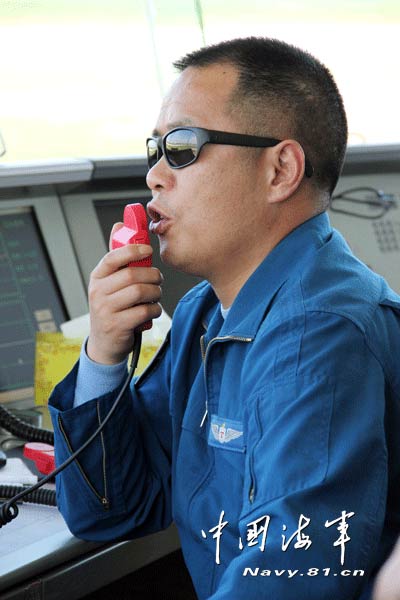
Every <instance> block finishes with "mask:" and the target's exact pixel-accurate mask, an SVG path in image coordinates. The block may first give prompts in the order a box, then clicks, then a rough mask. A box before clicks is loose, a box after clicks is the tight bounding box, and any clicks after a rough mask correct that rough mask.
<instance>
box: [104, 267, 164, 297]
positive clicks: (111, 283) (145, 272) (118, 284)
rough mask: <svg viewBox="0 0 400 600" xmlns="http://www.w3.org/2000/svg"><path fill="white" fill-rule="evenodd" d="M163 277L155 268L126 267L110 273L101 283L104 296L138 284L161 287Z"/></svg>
mask: <svg viewBox="0 0 400 600" xmlns="http://www.w3.org/2000/svg"><path fill="white" fill-rule="evenodd" d="M163 281H164V277H163V275H162V273H161V272H160V271H159V270H158V269H157V268H156V267H126V268H123V269H119V271H116V272H115V273H112V274H111V275H109V276H108V277H106V278H104V279H103V281H102V286H103V287H102V290H103V293H104V294H113V293H115V292H118V290H121V289H123V288H126V287H128V286H131V285H134V284H138V283H152V284H154V285H162V283H163Z"/></svg>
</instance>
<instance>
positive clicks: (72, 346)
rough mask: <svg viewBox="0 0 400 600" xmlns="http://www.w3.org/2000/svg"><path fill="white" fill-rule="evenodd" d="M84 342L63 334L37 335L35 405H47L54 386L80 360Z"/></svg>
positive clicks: (40, 333) (41, 333)
mask: <svg viewBox="0 0 400 600" xmlns="http://www.w3.org/2000/svg"><path fill="white" fill-rule="evenodd" d="M81 345H82V340H80V339H76V340H75V339H70V338H65V337H64V336H63V334H62V333H59V332H56V333H45V332H41V331H39V332H37V333H36V352H35V404H37V405H40V406H42V405H46V404H47V401H48V399H49V396H50V394H51V391H52V390H53V388H54V386H55V385H56V384H57V383H59V382H60V381H61V380H62V379H63V378H64V377H65V376H66V375H67V374H68V373H69V371H70V370H71V369H72V367H73V366H74V364H75V362H76V361H77V360H78V358H79V354H80V351H81Z"/></svg>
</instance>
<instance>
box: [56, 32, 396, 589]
mask: <svg viewBox="0 0 400 600" xmlns="http://www.w3.org/2000/svg"><path fill="white" fill-rule="evenodd" d="M176 66H177V67H178V69H179V70H180V72H181V73H180V76H179V77H178V79H177V80H176V82H175V83H174V85H173V86H172V88H171V90H170V92H169V93H168V95H167V96H166V98H165V100H164V102H163V105H162V107H161V112H160V115H159V117H158V121H157V124H156V128H155V131H154V132H153V138H151V139H150V140H148V156H149V166H150V167H151V168H150V170H149V173H148V176H147V183H148V185H149V187H150V188H151V190H152V193H153V199H152V201H151V202H150V203H149V205H148V213H149V216H150V218H151V225H150V228H151V230H152V231H153V233H155V234H156V235H157V236H158V238H159V241H160V253H161V257H162V259H163V261H164V262H166V263H168V264H170V265H173V266H174V267H175V268H177V269H180V270H182V271H185V272H187V273H192V274H196V275H199V276H201V277H203V278H204V279H205V280H206V281H205V282H204V283H201V284H200V285H198V286H197V287H196V288H194V289H193V290H192V291H190V292H189V293H188V294H187V295H186V296H185V297H184V298H183V299H182V300H181V302H180V303H179V305H178V307H177V309H176V311H175V314H174V318H173V325H172V330H171V334H170V336H169V337H168V339H167V341H166V343H165V344H164V346H163V348H162V350H161V351H160V353H159V354H158V357H157V359H156V360H155V361H154V362H153V363H152V365H151V366H150V368H149V369H148V370H147V372H146V373H145V374H144V375H142V376H141V377H140V378H139V379H138V380H137V381H136V382H135V384H134V385H133V386H131V391H130V393H129V394H128V393H125V395H124V397H123V400H122V405H121V406H120V407H119V409H118V411H117V412H116V414H115V415H114V416H113V418H112V420H111V421H110V423H109V424H108V425H107V426H106V428H105V431H104V432H103V434H102V436H99V439H96V440H95V441H94V442H93V444H92V445H91V447H90V448H89V449H87V450H86V451H85V453H84V454H83V456H82V458H81V459H80V460H79V465H76V464H74V465H72V466H71V467H69V468H68V469H67V470H66V471H64V473H63V474H62V475H61V477H60V478H59V479H60V480H59V481H58V498H59V506H60V510H61V512H62V513H63V515H64V517H65V519H66V521H67V523H68V524H69V527H70V528H71V531H72V532H73V533H75V534H76V535H78V536H81V537H83V538H86V539H93V540H109V539H115V538H122V537H135V536H140V535H144V534H147V533H150V532H153V531H156V530H159V529H162V528H164V527H167V526H168V525H169V523H170V522H171V520H172V519H173V520H174V521H175V523H176V524H177V527H178V530H179V533H180V537H181V542H182V550H183V553H184V557H185V560H186V563H187V566H188V569H189V572H190V574H191V576H192V579H193V582H194V585H195V588H196V592H197V594H198V597H199V598H202V599H203V598H210V599H212V600H225V599H228V598H235V599H241V598H259V597H266V598H267V597H268V598H274V599H275V598H283V599H285V600H290V599H292V598H296V599H297V598H305V597H307V598H310V599H314V598H315V599H317V598H318V599H319V600H320V599H321V598H326V599H328V598H334V599H335V600H341V599H343V600H349V599H350V598H356V597H357V598H358V597H360V596H361V595H363V596H362V597H363V598H367V597H368V594H369V592H368V588H369V587H370V584H369V582H370V581H372V576H373V575H374V573H375V571H376V570H377V568H378V567H379V565H380V564H381V562H382V561H383V560H384V558H385V557H386V555H387V554H388V552H389V550H390V548H391V547H392V546H393V544H394V540H395V537H396V533H397V531H398V529H399V527H398V524H399V506H400V504H399V486H398V482H399V468H400V460H399V458H400V457H399V445H398V443H397V442H396V438H397V435H398V434H397V431H398V425H399V416H400V411H399V400H400V398H399V395H400V378H399V371H398V369H397V365H396V362H395V357H397V356H398V355H399V354H400V298H399V296H397V295H396V294H395V293H394V292H393V291H392V290H391V289H390V288H389V287H388V286H387V284H386V283H385V281H384V280H383V279H382V278H381V277H379V276H378V275H376V274H374V273H372V272H371V271H370V270H369V269H368V268H367V267H366V266H365V265H363V264H362V263H360V262H359V261H358V260H357V259H356V258H355V257H354V256H353V255H352V254H351V252H350V250H349V248H348V246H347V245H346V243H345V241H344V240H343V238H342V237H341V236H340V234H339V233H338V232H336V231H334V230H332V228H331V227H330V225H329V220H328V217H327V215H326V213H325V212H324V211H325V209H326V207H327V206H328V203H329V198H330V195H331V193H332V190H333V188H334V187H335V185H336V182H337V179H338V177H339V174H340V170H341V166H342V162H343V156H344V153H345V148H346V140H347V126H346V117H345V112H344V109H343V104H342V99H341V97H340V94H339V92H338V90H337V87H336V85H335V83H334V81H333V79H332V76H331V75H330V73H329V71H328V70H327V69H326V68H325V67H324V66H323V65H321V64H320V63H319V62H318V61H317V60H316V59H314V58H313V57H311V56H310V55H309V54H307V53H305V52H302V51H301V50H299V49H297V48H294V47H292V46H289V45H287V44H285V43H282V42H279V41H276V40H269V39H261V38H258V39H257V38H248V39H238V40H232V41H228V42H224V43H221V44H218V45H216V46H211V47H208V48H203V49H201V50H199V51H196V52H194V53H192V54H190V55H188V56H186V57H185V58H183V59H182V60H181V61H179V62H178V63H177V65H176ZM197 128H201V129H197ZM210 131H211V133H210ZM232 133H234V134H245V135H251V136H258V137H257V138H254V137H252V138H243V137H240V138H236V137H234V136H231V135H230V134H232ZM236 144H238V145H236ZM257 145H258V146H259V147H256V146H257ZM119 226H120V225H116V226H115V227H119ZM150 252H151V249H150V248H149V247H147V246H141V247H140V246H139V247H137V246H131V247H124V248H120V249H117V250H114V251H111V252H109V253H108V254H107V255H106V256H105V257H104V259H103V260H102V261H101V262H100V263H99V265H98V266H97V267H96V268H95V269H94V271H93V274H92V277H91V282H90V287H89V299H90V311H91V333H90V336H89V338H88V342H87V346H86V353H87V355H86V353H85V351H84V350H83V352H82V356H81V360H80V361H79V364H78V365H76V367H75V368H74V370H73V371H72V372H71V373H70V375H68V377H67V378H66V379H65V380H64V381H63V382H61V384H59V386H58V387H57V388H56V390H55V392H54V394H53V396H52V399H51V402H50V404H51V410H52V414H53V421H54V426H55V436H56V447H57V456H58V461H61V460H64V459H65V458H66V457H67V456H69V453H70V451H71V448H72V449H76V448H77V447H78V446H80V445H81V443H82V442H83V441H84V440H85V439H86V438H87V437H88V436H89V435H90V433H92V432H93V431H94V430H95V428H96V427H97V425H98V423H99V421H100V420H101V419H103V418H104V416H105V415H106V413H107V412H108V410H109V408H110V406H111V405H112V403H113V401H114V400H115V397H116V394H117V392H118V390H119V388H120V386H121V383H122V380H123V379H124V377H125V375H126V365H125V360H126V356H127V355H128V353H129V351H130V349H131V348H132V345H133V338H134V330H135V328H136V327H138V326H139V325H140V324H142V323H143V322H145V321H147V320H149V319H152V318H155V317H157V316H158V315H159V314H160V307H159V305H158V304H157V302H158V300H159V299H160V294H161V292H160V287H159V286H160V285H161V283H162V277H161V275H160V273H159V272H158V271H157V269H151V268H136V269H135V268H132V269H124V268H121V267H124V266H125V265H126V264H128V263H129V262H130V261H135V260H138V259H139V258H141V257H143V256H146V255H148V254H149V253H150ZM73 405H74V406H75V408H72V407H73ZM396 427H397V431H396ZM78 498H79V500H78Z"/></svg>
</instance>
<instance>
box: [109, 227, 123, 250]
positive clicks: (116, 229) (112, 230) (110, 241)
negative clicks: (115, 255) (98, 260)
mask: <svg viewBox="0 0 400 600" xmlns="http://www.w3.org/2000/svg"><path fill="white" fill-rule="evenodd" d="M123 226H124V224H123V223H121V222H118V223H114V225H113V226H112V229H111V233H110V239H109V241H108V249H109V250H110V251H111V250H112V249H113V247H112V238H113V235H114V233H116V232H117V231H118V230H119V229H121V227H123Z"/></svg>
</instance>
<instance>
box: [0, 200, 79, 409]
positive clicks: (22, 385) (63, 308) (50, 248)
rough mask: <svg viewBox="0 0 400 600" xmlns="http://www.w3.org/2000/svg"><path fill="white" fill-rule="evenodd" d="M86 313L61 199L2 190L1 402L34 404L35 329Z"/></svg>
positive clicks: (57, 325)
mask: <svg viewBox="0 0 400 600" xmlns="http://www.w3.org/2000/svg"><path fill="white" fill-rule="evenodd" d="M23 195H24V194H23V193H22V196H23ZM12 196H14V197H13V198H11V197H12ZM85 312H87V300H86V293H85V286H84V283H83V280H82V276H81V274H80V270H79V267H78V263H77V261H76V258H75V255H74V252H73V248H72V245H71V241H70V238H69V233H68V230H67V228H66V225H65V220H64V218H63V215H62V211H61V210H60V205H59V200H58V198H57V197H56V196H52V195H47V196H44V197H31V198H29V197H26V198H23V197H18V196H17V194H16V193H15V192H14V193H11V192H10V193H7V192H6V191H4V190H2V192H1V196H0V403H5V402H6V403H7V404H8V405H9V406H13V407H23V408H27V407H30V406H32V405H33V403H34V394H33V383H34V361H35V338H36V332H38V331H44V332H53V331H59V330H60V324H61V323H63V322H64V321H66V320H68V319H70V318H72V317H74V316H79V315H81V314H83V313H85Z"/></svg>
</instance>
